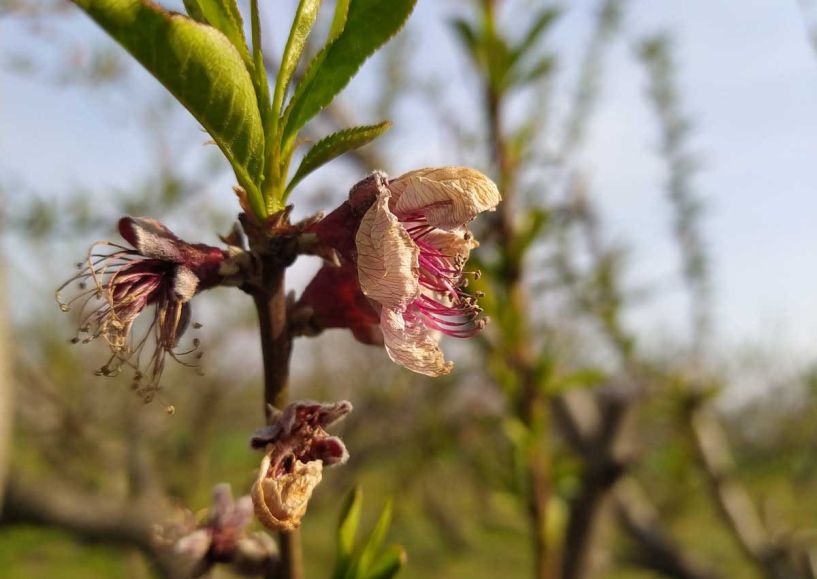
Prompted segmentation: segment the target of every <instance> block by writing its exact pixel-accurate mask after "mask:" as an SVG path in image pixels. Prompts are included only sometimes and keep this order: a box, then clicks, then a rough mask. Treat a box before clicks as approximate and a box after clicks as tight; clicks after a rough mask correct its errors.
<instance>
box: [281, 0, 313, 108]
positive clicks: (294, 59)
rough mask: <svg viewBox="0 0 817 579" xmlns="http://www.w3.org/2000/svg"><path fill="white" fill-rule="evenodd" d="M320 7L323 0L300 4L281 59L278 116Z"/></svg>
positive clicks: (307, 1) (311, 0) (304, 0)
mask: <svg viewBox="0 0 817 579" xmlns="http://www.w3.org/2000/svg"><path fill="white" fill-rule="evenodd" d="M320 6H321V0H301V1H300V3H299V4H298V10H297V12H296V13H295V20H293V22H292V28H291V30H290V31H289V38H288V39H287V45H286V48H285V49H284V56H283V58H282V59H281V67H280V69H279V70H278V79H277V80H276V82H275V95H274V99H273V104H272V111H273V113H274V114H275V115H276V116H277V115H280V114H281V106H282V103H283V102H284V95H285V94H286V90H287V87H288V86H289V83H290V81H291V80H292V75H293V74H294V73H295V68H296V67H297V66H298V62H300V60H301V54H303V51H304V46H305V45H306V39H307V38H308V37H309V32H310V31H311V30H312V26H313V25H314V24H315V19H316V18H317V17H318V9H319V8H320Z"/></svg>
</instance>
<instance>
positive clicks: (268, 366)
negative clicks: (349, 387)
mask: <svg viewBox="0 0 817 579" xmlns="http://www.w3.org/2000/svg"><path fill="white" fill-rule="evenodd" d="M285 272H286V266H283V265H280V264H273V263H265V264H264V266H263V271H262V283H261V287H260V288H256V289H255V291H253V299H254V300H255V308H256V310H257V311H258V324H259V329H260V332H261V357H262V359H263V361H264V414H265V417H266V419H267V422H269V418H270V416H269V412H270V405H272V406H274V407H276V408H283V407H284V406H285V405H286V403H287V398H288V395H289V363H290V357H291V354H292V336H291V335H290V333H289V329H288V327H287V309H286V292H285V290H284V277H285ZM279 545H280V550H281V564H280V565H279V566H277V567H276V568H275V569H271V570H270V571H269V572H268V573H267V575H266V577H267V579H303V560H302V557H301V542H300V537H299V534H298V531H293V532H291V533H281V534H280V537H279Z"/></svg>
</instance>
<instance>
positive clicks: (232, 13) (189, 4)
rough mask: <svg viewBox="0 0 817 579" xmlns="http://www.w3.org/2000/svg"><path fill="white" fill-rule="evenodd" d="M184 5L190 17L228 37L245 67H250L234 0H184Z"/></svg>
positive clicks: (239, 14)
mask: <svg viewBox="0 0 817 579" xmlns="http://www.w3.org/2000/svg"><path fill="white" fill-rule="evenodd" d="M184 7H185V9H186V10H187V13H188V14H189V15H190V16H191V17H192V18H195V19H196V20H198V21H199V22H203V23H204V24H209V25H210V26H212V27H213V28H215V29H216V30H219V31H221V33H222V34H224V36H226V37H227V38H229V39H230V42H232V43H233V46H235V48H236V50H238V54H240V55H241V58H242V60H243V61H244V64H245V65H246V66H247V68H248V69H251V68H252V60H251V59H250V51H249V49H248V48H247V41H246V40H245V39H244V28H243V27H244V24H243V21H242V20H241V13H240V12H239V11H238V5H237V4H236V3H235V1H234V0H184Z"/></svg>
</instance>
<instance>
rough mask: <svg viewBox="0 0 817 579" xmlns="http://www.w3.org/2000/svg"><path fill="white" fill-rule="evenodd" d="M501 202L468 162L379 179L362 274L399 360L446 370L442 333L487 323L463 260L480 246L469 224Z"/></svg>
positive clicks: (366, 220) (466, 333) (361, 254)
mask: <svg viewBox="0 0 817 579" xmlns="http://www.w3.org/2000/svg"><path fill="white" fill-rule="evenodd" d="M499 201H500V195H499V191H498V190H497V187H496V185H495V184H494V183H493V181H491V180H490V179H489V178H488V177H486V176H485V175H483V174H482V173H480V172H479V171H476V170H474V169H469V168H465V167H442V168H437V169H419V170H416V171H411V172H409V173H406V174H405V175H402V176H401V177H398V178H396V179H392V180H389V181H387V182H381V183H379V186H378V193H377V198H376V200H375V201H374V203H373V204H372V205H371V207H370V208H369V209H368V210H367V211H366V213H365V214H364V215H363V218H362V220H361V222H360V227H359V228H358V230H357V235H356V239H355V241H356V246H357V256H356V259H357V273H358V278H359V280H360V287H361V289H362V291H363V293H364V294H365V295H366V296H367V297H368V298H369V299H371V300H373V301H374V302H376V304H377V305H378V306H379V307H380V329H381V330H382V332H383V338H384V342H385V346H386V351H387V353H388V355H389V357H390V358H391V359H392V360H393V361H394V362H396V363H398V364H400V365H402V366H405V367H406V368H408V369H409V370H412V371H414V372H419V373H421V374H425V375H428V376H440V375H443V374H447V373H449V372H450V371H451V368H452V366H453V364H452V363H451V362H446V361H445V359H444V357H443V353H442V351H441V350H440V348H439V345H438V338H439V335H440V334H445V335H448V336H453V337H457V338H465V337H470V336H473V335H474V334H475V333H476V332H477V331H479V330H480V329H481V328H482V327H483V326H484V324H485V321H484V320H483V319H482V318H481V312H482V310H481V309H480V307H479V306H478V305H477V303H476V296H472V295H470V294H468V293H467V292H466V291H465V290H464V287H465V285H466V283H467V272H465V271H464V267H465V263H466V261H467V260H468V256H469V254H470V252H471V250H472V249H473V248H475V247H477V246H478V243H477V242H476V240H475V239H474V238H473V236H472V235H471V232H470V231H469V230H468V228H467V227H466V225H467V224H468V223H469V222H470V221H471V220H473V219H474V218H475V217H476V216H477V215H478V214H480V213H481V212H483V211H493V210H494V208H495V207H496V205H497V204H498V203H499ZM475 275H476V273H475Z"/></svg>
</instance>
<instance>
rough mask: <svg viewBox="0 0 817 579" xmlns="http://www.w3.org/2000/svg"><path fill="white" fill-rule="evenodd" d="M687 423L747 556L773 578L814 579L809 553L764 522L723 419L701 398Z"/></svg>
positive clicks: (725, 516) (719, 501)
mask: <svg viewBox="0 0 817 579" xmlns="http://www.w3.org/2000/svg"><path fill="white" fill-rule="evenodd" d="M688 426H689V430H690V434H691V436H692V440H693V442H694V443H695V450H696V451H697V456H698V460H699V463H700V465H701V468H702V469H703V471H704V474H705V475H706V479H707V482H708V483H709V489H710V492H711V494H712V498H713V500H714V501H715V504H716V505H717V507H718V510H719V511H720V514H721V516H722V518H723V520H724V522H725V523H726V525H727V527H728V528H729V530H730V531H731V533H732V536H733V537H734V538H735V540H736V541H737V543H738V544H739V545H740V547H741V548H742V549H743V552H744V553H745V554H746V556H747V557H748V558H749V559H750V560H751V561H752V562H754V563H755V565H756V566H757V567H758V568H759V569H760V570H761V571H762V572H763V573H764V574H765V575H766V576H767V577H769V578H770V579H791V578H793V577H794V578H796V577H803V578H809V579H810V578H813V577H814V569H813V567H812V565H811V561H810V557H809V555H808V553H805V552H802V549H800V548H799V547H798V546H797V545H794V544H787V543H785V542H782V541H780V540H777V539H776V538H775V537H773V535H772V533H771V532H770V531H769V530H768V528H767V527H766V525H765V524H764V522H763V520H762V519H761V517H760V513H759V512H758V510H757V508H756V507H755V504H754V502H753V501H752V499H751V497H750V496H749V493H748V492H747V491H746V489H745V488H744V487H743V485H741V484H740V482H739V481H738V480H737V478H736V477H735V472H734V471H735V461H734V458H733V457H732V452H731V450H730V446H729V441H728V439H727V436H726V433H725V432H724V429H723V426H722V425H721V423H720V420H719V419H718V417H717V415H716V414H715V412H714V410H713V409H712V408H711V407H710V405H708V404H706V402H705V401H704V400H703V399H701V398H700V397H698V398H696V399H695V400H693V401H692V403H691V404H690V411H689V415H688Z"/></svg>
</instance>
